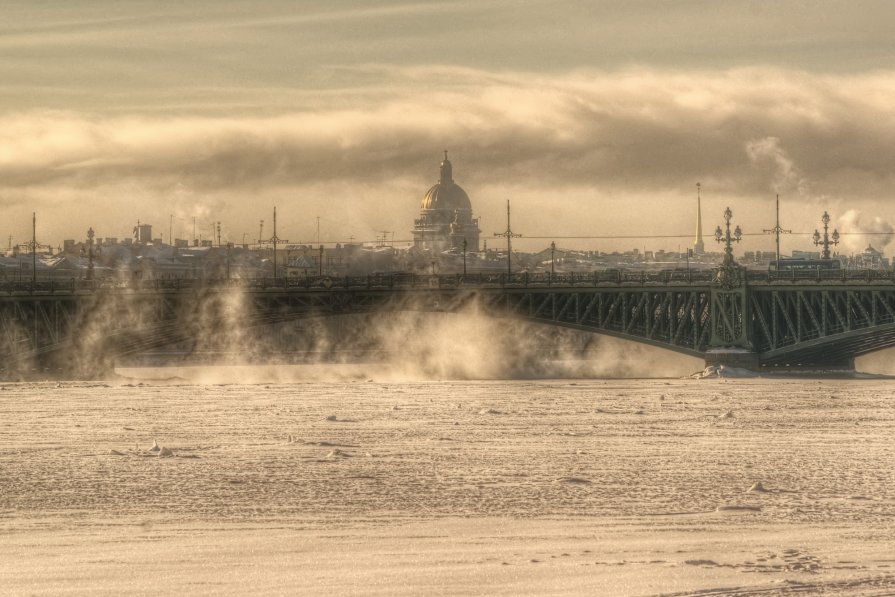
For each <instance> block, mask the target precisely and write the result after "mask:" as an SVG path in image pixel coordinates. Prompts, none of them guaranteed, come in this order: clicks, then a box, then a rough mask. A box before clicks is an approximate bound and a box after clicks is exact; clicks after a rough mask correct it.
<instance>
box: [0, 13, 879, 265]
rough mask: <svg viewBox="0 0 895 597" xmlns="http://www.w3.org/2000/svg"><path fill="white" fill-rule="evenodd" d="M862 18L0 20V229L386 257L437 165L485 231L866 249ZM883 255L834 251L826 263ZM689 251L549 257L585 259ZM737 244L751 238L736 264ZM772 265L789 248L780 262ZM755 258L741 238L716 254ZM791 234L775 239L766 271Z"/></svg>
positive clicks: (153, 16) (211, 16)
mask: <svg viewBox="0 0 895 597" xmlns="http://www.w3.org/2000/svg"><path fill="white" fill-rule="evenodd" d="M888 10H889V8H888V4H887V3H885V2H865V3H862V8H861V9H860V10H855V9H854V7H853V4H852V3H848V2H838V1H827V2H812V3H804V2H789V3H783V4H781V3H776V2H764V1H753V2H675V3H666V2H648V1H637V2H626V3H624V4H621V5H615V4H614V3H608V2H597V3H593V2H587V3H583V2H569V1H555V2H539V3H527V2H511V1H501V2H488V3H482V2H471V1H470V2H463V1H458V2H432V3H429V2H426V3H420V2H391V3H380V4H376V5H372V6H371V5H370V4H369V3H367V2H357V1H352V2H337V3H333V2H302V3H301V6H300V8H297V7H296V5H295V4H294V3H291V2H277V1H271V0H266V1H258V2H228V3H217V2H205V1H194V2H189V3H180V2H177V3H175V2H161V3H159V2H153V3H143V2H116V3H114V4H110V3H107V2H98V1H85V0H82V1H77V2H65V3H56V2H52V3H33V2H19V1H15V2H11V3H7V4H6V5H5V6H4V13H5V16H6V18H5V19H4V21H3V23H2V24H0V47H2V58H0V80H2V81H3V87H4V93H3V94H2V99H0V200H2V202H3V205H4V208H5V211H4V215H5V218H4V226H3V227H2V228H0V234H2V235H3V236H4V237H6V236H7V235H12V237H13V243H18V242H25V241H26V240H28V239H29V238H30V224H31V221H30V215H31V212H32V211H36V212H38V218H39V226H38V234H39V236H40V237H41V240H42V241H43V242H49V243H51V244H53V245H57V244H59V243H60V242H61V240H62V239H64V238H73V237H74V238H82V237H83V235H84V233H85V231H86V230H87V228H88V227H90V226H92V227H93V228H94V229H95V230H96V231H97V234H98V235H99V236H115V237H122V236H126V235H127V234H129V233H130V230H131V228H132V227H133V226H134V225H135V224H136V221H137V220H138V219H139V220H141V221H144V222H151V223H154V224H155V225H156V227H157V228H159V229H163V230H165V231H167V228H168V225H169V217H170V215H171V214H173V215H174V216H175V220H174V225H173V228H174V235H175V236H182V237H184V238H187V237H189V236H190V235H191V227H192V219H193V218H194V217H195V218H196V219H197V226H198V227H199V233H200V234H204V235H205V236H207V237H208V236H210V235H211V223H212V222H213V221H221V222H222V226H223V237H224V239H225V240H230V241H233V242H242V239H243V235H244V234H245V235H247V237H248V238H249V239H254V237H255V236H256V235H257V231H258V221H259V220H260V219H267V220H268V221H269V218H270V215H271V212H272V209H273V207H274V206H275V205H276V206H277V207H278V214H279V218H280V221H279V225H280V227H281V228H280V232H281V236H283V237H288V238H289V239H290V240H292V241H301V240H304V241H310V240H314V239H315V238H316V218H317V217H318V216H319V217H320V227H321V232H320V238H321V240H324V241H333V242H335V241H342V242H344V241H347V240H348V239H349V238H352V237H353V238H354V239H356V240H370V241H372V240H374V239H375V238H377V237H378V235H379V234H380V233H381V231H385V230H387V231H392V232H393V233H394V238H396V239H409V238H410V230H411V228H412V226H413V218H414V217H415V216H416V215H417V214H418V211H419V200H420V198H421V197H422V195H423V194H424V193H425V191H426V189H427V188H428V187H429V186H430V185H431V184H432V183H433V182H434V181H435V180H436V178H437V176H438V170H437V167H438V163H439V161H440V159H441V158H442V151H443V150H444V149H448V150H449V151H450V156H451V161H452V162H453V164H454V176H455V179H456V180H457V182H458V183H459V184H461V185H462V186H463V188H464V189H466V191H467V192H468V193H469V195H470V198H471V200H472V203H473V207H474V209H475V212H476V214H477V216H479V217H481V227H482V232H483V238H485V237H489V236H491V234H492V233H493V232H499V231H502V230H504V228H505V211H504V210H505V202H506V199H511V200H512V202H513V206H514V210H513V213H514V224H513V228H514V230H515V231H516V232H519V233H521V234H523V235H524V236H523V238H521V239H519V240H518V243H517V245H516V246H518V247H519V248H520V249H523V250H537V249H540V248H542V247H543V246H545V245H546V244H547V243H549V241H548V240H543V239H531V240H526V239H525V236H528V237H535V236H538V237H550V236H557V237H560V236H578V235H584V236H592V235H608V234H644V235H689V234H692V232H693V225H694V210H695V205H694V199H695V184H696V182H701V184H702V196H703V218H704V221H705V225H704V226H705V232H706V234H707V236H710V234H711V231H712V230H714V227H715V225H717V224H718V223H720V222H721V213H722V211H723V209H724V208H725V207H727V206H728V205H729V206H731V208H732V209H733V211H734V219H735V222H736V223H738V224H740V225H741V226H742V228H743V230H744V232H746V233H747V234H748V233H757V232H761V230H762V229H766V228H771V227H772V226H773V225H774V197H775V194H777V193H779V194H780V195H781V223H782V224H783V226H784V227H785V228H789V229H792V230H794V231H796V232H812V231H813V230H814V229H815V228H816V227H817V226H818V225H819V224H818V221H819V218H820V215H821V214H822V213H823V211H825V210H826V211H829V212H830V214H831V215H832V216H833V223H834V224H835V225H838V226H839V227H840V229H841V230H843V231H846V232H848V231H851V232H856V231H859V230H872V231H875V232H890V231H891V230H892V229H891V226H889V224H888V221H890V220H895V207H893V206H892V204H891V202H890V201H889V198H890V197H891V194H892V189H893V186H895V185H893V183H895V180H893V176H892V171H891V164H892V163H895V155H893V149H892V147H895V143H893V137H895V120H893V119H892V116H891V108H890V98H891V97H892V93H893V92H895V79H893V77H892V69H893V63H892V62H893V52H892V47H891V43H890V40H889V36H890V32H889V31H888V30H887V27H886V24H887V22H888V20H887V19H885V18H884V16H885V15H886V14H887V11H888ZM888 240H889V237H887V236H884V237H866V238H864V237H858V236H848V235H847V236H844V237H843V247H841V249H842V250H843V251H849V250H859V249H861V248H863V247H864V246H866V244H867V243H868V242H874V244H875V246H877V248H885V247H884V246H882V247H881V246H880V245H885V244H886V243H888ZM686 243H687V239H686V238H682V239H651V240H647V241H598V240H567V241H563V242H562V244H563V246H569V247H582V248H595V249H602V250H606V249H614V248H618V249H628V248H631V247H634V246H638V247H640V248H643V247H644V246H646V245H648V248H655V249H659V248H665V249H669V250H674V249H675V248H677V247H678V246H680V245H681V244H684V245H685V244H686ZM746 245H749V246H746ZM787 245H788V246H787ZM772 246H773V239H772V238H771V237H749V238H747V240H746V241H745V242H744V243H743V246H742V247H740V249H746V250H748V249H765V250H769V249H771V247H772ZM809 246H810V237H808V236H797V235H792V236H791V237H787V238H785V239H784V251H787V250H788V249H789V248H808V247H809Z"/></svg>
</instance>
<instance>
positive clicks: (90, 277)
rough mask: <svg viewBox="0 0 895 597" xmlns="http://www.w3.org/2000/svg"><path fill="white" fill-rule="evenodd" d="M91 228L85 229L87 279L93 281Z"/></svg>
mask: <svg viewBox="0 0 895 597" xmlns="http://www.w3.org/2000/svg"><path fill="white" fill-rule="evenodd" d="M94 235H95V233H94V232H93V227H92V226H91V227H90V228H88V229H87V279H88V280H93V237H94Z"/></svg>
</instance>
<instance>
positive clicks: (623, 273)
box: [0, 269, 895, 295]
mask: <svg viewBox="0 0 895 597" xmlns="http://www.w3.org/2000/svg"><path fill="white" fill-rule="evenodd" d="M713 275H714V274H713V271H712V270H707V269H691V270H685V269H669V270H657V271H646V270H622V269H607V270H598V271H592V272H564V273H554V274H550V273H528V272H521V273H514V274H511V275H508V274H506V273H472V274H466V275H463V274H416V273H409V272H391V273H382V274H371V275H367V276H338V277H337V276H306V277H296V278H276V279H274V278H249V279H237V278H233V279H205V280H201V279H189V278H186V279H183V278H178V279H171V280H114V279H111V278H110V279H105V280H79V279H72V280H38V281H37V282H32V281H27V282H25V281H10V280H6V281H0V295H3V294H6V295H14V294H28V295H39V294H78V293H82V294H83V293H92V292H96V291H124V292H127V291H131V292H133V291H171V292H178V291H187V290H191V289H198V288H202V289H222V290H223V289H227V288H234V289H236V288H255V289H261V290H272V291H276V290H280V291H289V290H332V289H336V290H338V289H353V290H359V289H371V290H372V289H377V290H385V289H387V290H399V289H417V288H419V289H423V288H489V287H491V288H495V287H519V288H549V287H566V288H568V287H579V286H581V287H592V286H599V285H619V284H621V285H631V286H641V285H642V286H669V285H671V286H677V285H691V284H698V285H700V286H702V285H706V284H710V283H711V281H712V278H713ZM746 279H747V280H748V282H749V283H751V284H781V285H784V284H793V283H798V284H806V283H809V284H810V283H835V282H840V283H852V284H862V283H889V284H895V272H893V271H888V270H846V269H840V270H821V269H801V270H800V269H793V270H790V271H779V272H777V271H759V270H746Z"/></svg>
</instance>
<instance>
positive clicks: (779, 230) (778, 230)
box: [764, 193, 792, 268]
mask: <svg viewBox="0 0 895 597" xmlns="http://www.w3.org/2000/svg"><path fill="white" fill-rule="evenodd" d="M764 233H765V234H773V235H774V236H776V237H777V267H778V268H779V267H780V235H781V234H791V233H792V230H784V229H783V228H781V227H780V194H779V193H778V194H777V225H776V226H774V227H773V228H771V229H770V230H765V231H764Z"/></svg>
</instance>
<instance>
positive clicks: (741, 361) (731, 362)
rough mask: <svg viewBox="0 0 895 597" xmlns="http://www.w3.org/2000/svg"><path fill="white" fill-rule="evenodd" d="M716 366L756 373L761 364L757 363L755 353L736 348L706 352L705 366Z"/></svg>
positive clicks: (757, 359)
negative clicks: (748, 370)
mask: <svg viewBox="0 0 895 597" xmlns="http://www.w3.org/2000/svg"><path fill="white" fill-rule="evenodd" d="M717 365H724V366H725V367H736V368H738V369H750V370H752V371H757V370H759V369H760V368H761V362H760V361H759V358H758V353H757V352H751V351H748V350H743V349H736V348H733V349H725V348H715V349H709V350H708V351H706V353H705V366H706V367H711V366H717Z"/></svg>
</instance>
